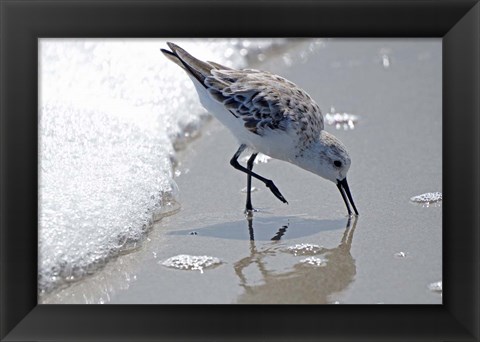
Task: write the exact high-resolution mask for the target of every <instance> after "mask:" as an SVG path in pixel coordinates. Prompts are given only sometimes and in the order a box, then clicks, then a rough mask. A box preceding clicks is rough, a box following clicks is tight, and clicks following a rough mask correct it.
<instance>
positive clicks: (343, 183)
mask: <svg viewBox="0 0 480 342" xmlns="http://www.w3.org/2000/svg"><path fill="white" fill-rule="evenodd" d="M337 188H338V190H339V191H340V194H341V195H342V198H343V201H344V202H345V205H346V206H347V210H348V215H352V211H351V210H350V205H349V204H348V201H350V203H351V204H352V207H353V210H354V211H355V215H357V216H358V210H357V208H356V207H355V203H353V198H352V194H351V193H350V188H349V187H348V183H347V177H345V178H344V179H343V180H338V179H337ZM345 193H346V195H345ZM347 197H348V200H347Z"/></svg>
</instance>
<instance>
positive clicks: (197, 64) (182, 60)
mask: <svg viewBox="0 0 480 342" xmlns="http://www.w3.org/2000/svg"><path fill="white" fill-rule="evenodd" d="M167 45H168V47H169V48H170V49H171V50H172V51H169V50H166V49H160V50H161V51H162V52H163V54H164V55H165V56H166V57H167V58H168V59H169V60H171V61H172V62H174V63H175V64H177V65H178V66H180V67H181V68H182V69H184V70H185V71H186V72H187V73H188V74H190V75H192V76H193V77H195V78H196V79H197V80H198V81H199V82H200V83H202V84H203V81H204V80H205V78H206V77H208V76H210V75H211V71H212V69H215V66H213V65H211V64H209V63H206V62H202V61H201V60H199V59H197V58H195V57H193V56H192V55H190V54H189V53H188V52H187V51H185V50H184V49H182V48H181V47H180V46H178V45H175V44H173V43H170V42H168V43H167Z"/></svg>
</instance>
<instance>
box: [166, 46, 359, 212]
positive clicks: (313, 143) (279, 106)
mask: <svg viewBox="0 0 480 342" xmlns="http://www.w3.org/2000/svg"><path fill="white" fill-rule="evenodd" d="M167 44H168V46H169V47H170V49H171V51H168V50H164V49H162V52H163V53H164V54H165V56H167V57H168V58H169V59H170V60H171V61H173V62H175V63H176V64H177V65H179V66H180V67H181V68H182V69H184V70H185V71H186V72H187V74H188V76H189V77H190V78H191V79H192V81H193V83H194V84H195V88H196V90H197V92H198V95H199V97H200V101H201V103H202V105H203V106H204V107H205V108H206V109H207V110H208V111H209V112H210V113H212V114H213V115H214V116H215V117H216V118H217V119H218V120H219V121H220V122H222V123H223V124H224V125H225V126H226V127H227V128H228V129H229V130H230V131H231V132H232V133H233V135H234V136H235V137H236V138H237V139H238V141H239V143H240V147H239V148H238V150H237V152H236V153H235V154H234V156H233V158H232V159H231V160H230V164H231V165H232V166H233V167H234V168H236V169H238V170H240V171H242V172H245V173H246V174H247V203H246V211H247V212H250V211H252V210H253V207H252V201H251V182H252V177H254V178H256V179H258V180H260V181H261V182H263V183H264V184H265V185H266V186H267V187H268V188H269V189H270V190H271V191H272V193H273V194H274V195H275V196H276V197H277V198H278V199H279V200H281V201H282V202H284V203H287V201H286V199H285V198H284V197H283V195H282V194H281V193H280V191H279V190H278V188H277V187H276V186H275V184H274V183H273V182H272V181H271V180H270V179H267V178H264V177H262V176H260V175H258V174H257V173H255V172H253V171H252V169H253V163H254V160H255V158H256V156H257V154H258V152H261V153H263V154H266V155H268V156H270V157H272V158H276V159H280V160H284V161H288V162H290V163H293V164H295V165H297V166H299V167H301V168H303V169H305V170H308V171H310V172H313V173H315V174H317V175H319V176H321V177H323V178H326V179H328V180H330V181H332V182H334V183H336V185H337V187H338V189H339V191H340V193H341V195H342V198H343V200H344V202H345V205H346V206H347V210H348V214H349V215H351V210H350V205H349V202H348V201H350V203H351V205H352V206H353V210H354V211H355V214H357V215H358V211H357V208H356V207H355V204H354V202H353V199H352V195H351V194H350V189H349V187H348V183H347V172H348V169H349V168H350V163H351V161H350V156H349V155H348V152H347V150H346V148H345V146H344V145H343V144H342V142H341V141H340V140H338V139H337V138H335V136H333V135H332V134H330V133H328V132H326V131H325V130H324V129H323V128H324V126H323V115H322V113H321V111H320V108H319V107H318V105H317V104H316V103H315V101H314V100H313V99H312V98H311V97H310V95H308V94H307V93H306V92H305V91H304V90H302V89H300V88H299V87H297V86H296V85H295V84H293V83H292V82H290V81H288V80H286V79H284V78H282V77H280V76H277V75H274V74H271V73H269V72H264V71H258V70H253V69H246V70H234V69H230V68H227V67H224V66H222V65H219V64H217V63H213V62H208V63H207V62H202V61H200V60H198V59H196V58H195V57H193V56H191V55H190V54H189V53H187V52H186V51H185V50H183V49H182V48H180V47H179V46H177V45H175V44H172V43H167ZM247 148H249V149H251V150H253V151H254V153H253V154H252V155H251V157H250V159H249V160H248V162H247V167H244V166H242V165H240V164H239V163H238V158H239V157H240V155H241V154H242V152H243V151H244V150H245V149H247ZM347 197H348V200H347Z"/></svg>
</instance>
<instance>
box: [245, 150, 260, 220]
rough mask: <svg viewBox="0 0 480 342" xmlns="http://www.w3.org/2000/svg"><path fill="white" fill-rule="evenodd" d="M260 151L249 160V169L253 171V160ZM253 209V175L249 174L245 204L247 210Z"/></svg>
mask: <svg viewBox="0 0 480 342" xmlns="http://www.w3.org/2000/svg"><path fill="white" fill-rule="evenodd" d="M257 154H258V153H254V154H252V155H251V156H250V158H249V159H248V162H247V169H248V170H249V171H252V169H253V162H254V161H255V158H256V157H257ZM249 211H253V206H252V175H251V174H247V204H246V205H245V212H249Z"/></svg>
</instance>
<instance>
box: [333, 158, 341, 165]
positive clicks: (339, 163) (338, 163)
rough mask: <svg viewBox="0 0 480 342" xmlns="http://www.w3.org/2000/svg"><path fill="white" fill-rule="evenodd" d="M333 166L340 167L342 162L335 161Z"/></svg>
mask: <svg viewBox="0 0 480 342" xmlns="http://www.w3.org/2000/svg"><path fill="white" fill-rule="evenodd" d="M333 165H335V166H336V167H342V162H341V161H340V160H335V161H334V162H333Z"/></svg>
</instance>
